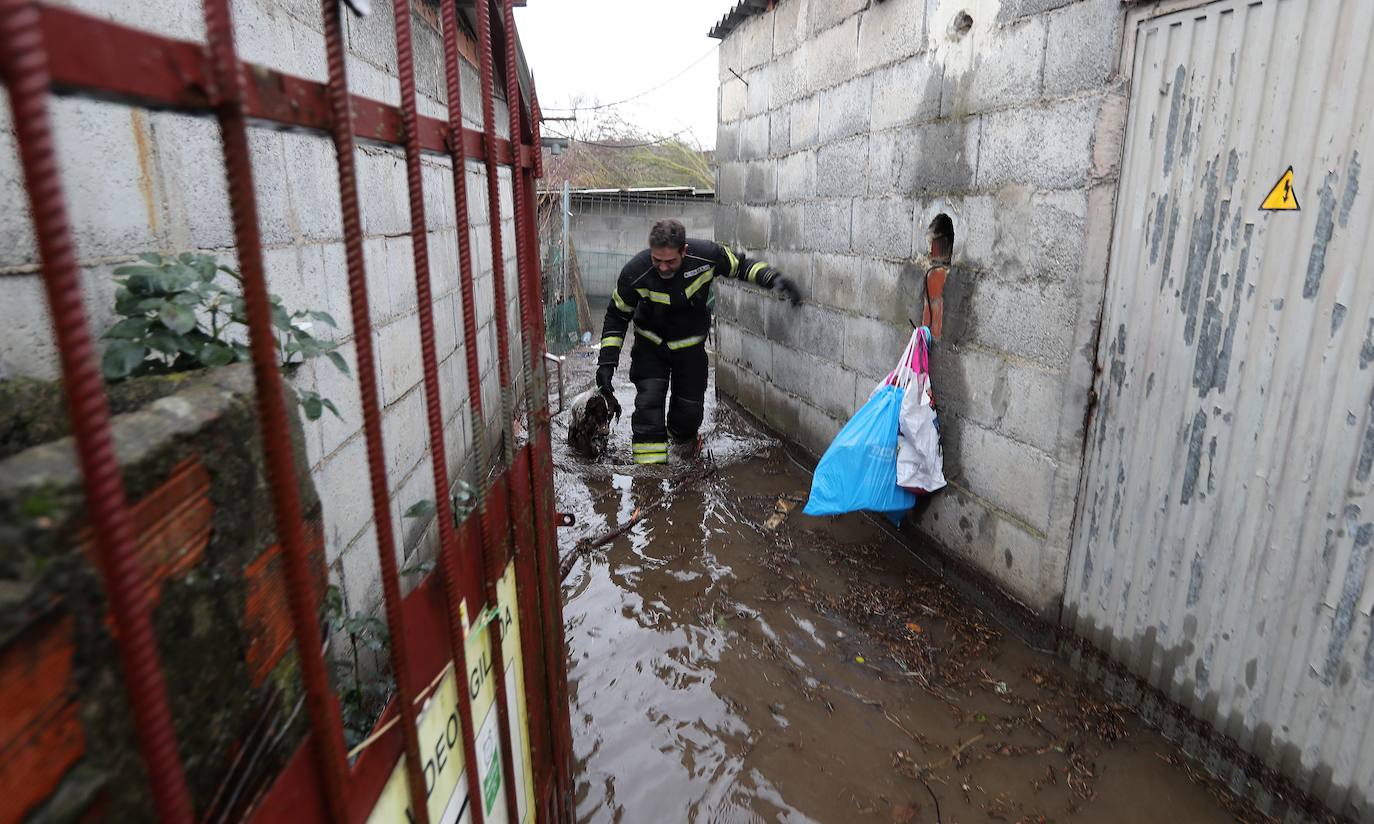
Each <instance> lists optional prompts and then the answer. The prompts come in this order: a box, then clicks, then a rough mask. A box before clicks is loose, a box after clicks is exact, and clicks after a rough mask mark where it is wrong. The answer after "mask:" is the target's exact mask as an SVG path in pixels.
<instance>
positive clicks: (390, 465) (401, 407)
mask: <svg viewBox="0 0 1374 824" xmlns="http://www.w3.org/2000/svg"><path fill="white" fill-rule="evenodd" d="M424 406H425V405H424V393H423V392H419V391H415V392H411V393H410V394H408V395H406V396H405V397H403V398H401V400H399V401H397V402H396V403H395V404H392V405H390V406H388V407H387V408H386V409H385V410H383V412H382V436H383V437H384V438H386V462H387V482H388V483H389V484H390V485H391V488H392V489H395V488H396V486H397V484H399V483H400V482H401V481H402V480H403V479H404V478H405V477H406V476H407V475H409V474H410V473H411V472H412V471H413V470H414V469H415V466H416V465H417V464H418V463H419V462H420V458H422V457H423V456H424V454H425V452H426V451H428V446H429V437H428V434H427V431H426V429H425V412H424Z"/></svg>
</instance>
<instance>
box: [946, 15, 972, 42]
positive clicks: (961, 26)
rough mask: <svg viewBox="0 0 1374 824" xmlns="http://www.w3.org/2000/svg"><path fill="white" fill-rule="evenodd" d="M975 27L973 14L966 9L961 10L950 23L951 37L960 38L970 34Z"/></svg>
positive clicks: (953, 38)
mask: <svg viewBox="0 0 1374 824" xmlns="http://www.w3.org/2000/svg"><path fill="white" fill-rule="evenodd" d="M972 29H973V15H971V14H969V13H968V12H966V11H961V12H959V13H958V14H956V15H954V20H953V22H951V23H950V24H949V39H951V40H958V39H960V38H961V37H963V36H964V35H966V34H968V33H969V31H970V30H972Z"/></svg>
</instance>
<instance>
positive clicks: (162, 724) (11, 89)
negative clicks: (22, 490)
mask: <svg viewBox="0 0 1374 824" xmlns="http://www.w3.org/2000/svg"><path fill="white" fill-rule="evenodd" d="M0 76H3V78H4V81H5V86H6V89H7V90H8V93H9V101H10V111H11V112H12V113H13V118H14V132H15V137H16V140H17V143H18V148H19V161H20V165H21V166H22V168H23V172H24V184H25V191H27V192H28V196H29V206H30V209H31V210H32V215H33V227H34V234H35V236H36V237H37V240H38V252H39V255H40V257H41V259H42V262H43V286H44V289H45V290H46V294H47V301H48V310H49V312H50V314H51V316H52V323H53V333H54V335H55V337H56V338H57V346H58V353H59V356H60V360H61V365H62V385H63V389H64V392H63V396H64V397H65V399H66V405H67V416H68V418H69V419H70V421H71V427H72V435H73V437H74V439H75V441H76V454H77V460H78V461H79V462H80V464H81V475H82V489H83V491H84V492H85V509H86V516H87V518H88V519H89V521H90V524H91V532H92V534H93V535H94V536H95V544H96V548H97V549H98V550H99V553H100V559H101V564H100V569H101V572H102V574H103V577H104V580H105V594H106V597H107V598H108V599H109V602H110V612H111V615H112V616H113V617H114V625H115V629H116V636H115V637H116V643H117V644H118V647H119V658H120V664H121V666H122V667H123V670H124V683H125V691H126V693H127V694H128V699H129V706H130V708H131V709H132V711H133V715H134V732H135V735H136V738H137V740H138V747H139V752H140V754H141V755H142V757H143V763H144V765H145V766H146V767H147V773H148V782H149V785H150V786H151V788H152V795H153V805H154V807H155V809H156V810H157V814H158V817H159V818H161V819H162V820H164V821H174V822H190V821H191V820H192V809H191V798H190V792H189V790H188V789H187V785H186V776H185V773H184V771H183V769H182V764H181V758H180V756H179V755H178V753H177V742H176V732H175V727H174V726H173V723H172V713H171V709H170V707H169V705H168V700H167V686H166V683H165V681H164V680H163V677H162V665H161V663H160V661H159V660H158V652H157V641H156V638H155V637H154V635H153V627H152V622H151V620H150V617H149V614H148V602H147V600H146V597H145V592H146V583H147V582H146V581H145V580H144V578H145V576H144V574H143V570H142V568H141V566H140V564H139V560H138V551H137V547H136V546H135V543H134V533H133V526H132V524H131V523H130V519H129V505H128V500H127V498H126V497H125V493H124V482H123V479H122V478H121V477H120V472H119V463H118V460H117V458H116V457H115V452H114V442H113V439H112V437H111V434H110V410H109V405H108V403H107V401H106V398H105V385H104V382H103V381H102V379H101V376H100V371H99V369H98V368H97V366H96V358H95V348H94V346H93V344H92V342H91V332H90V328H89V326H88V324H87V321H86V311H85V307H84V305H83V303H82V299H81V282H80V275H79V273H78V271H77V266H76V252H75V250H74V249H73V247H72V238H71V226H70V224H69V223H68V219H67V208H66V203H65V202H64V199H63V194H62V183H61V177H60V175H59V173H58V166H57V157H56V153H55V150H54V145H53V135H52V124H51V121H50V120H49V117H48V106H47V95H48V85H49V83H50V78H49V75H48V60H47V53H46V51H45V49H44V44H43V36H42V33H41V32H40V29H39V16H38V9H37V8H36V7H35V6H34V5H33V4H32V3H30V2H27V0H0Z"/></svg>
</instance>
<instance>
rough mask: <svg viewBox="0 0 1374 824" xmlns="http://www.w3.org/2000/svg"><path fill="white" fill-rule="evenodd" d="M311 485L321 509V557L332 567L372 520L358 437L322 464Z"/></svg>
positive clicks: (362, 447)
mask: <svg viewBox="0 0 1374 824" xmlns="http://www.w3.org/2000/svg"><path fill="white" fill-rule="evenodd" d="M315 483H316V485H317V487H318V491H319V494H320V503H321V505H322V506H323V508H324V542H325V557H326V558H327V559H329V561H330V562H331V563H332V562H333V560H334V559H335V558H338V557H339V556H340V555H341V554H342V553H343V551H344V548H345V547H347V546H348V545H349V544H350V543H351V542H352V541H353V539H354V538H356V537H357V535H358V533H359V532H361V531H362V530H363V527H365V526H367V524H368V522H369V521H371V520H372V507H371V506H369V505H368V503H367V502H369V501H371V500H372V498H371V496H370V493H369V485H368V483H369V482H368V473H367V445H366V444H365V443H364V441H363V438H362V435H361V434H360V435H359V436H358V437H355V438H353V439H352V440H351V441H349V442H348V443H347V444H346V445H345V446H344V447H343V448H342V449H339V450H337V451H336V452H334V454H332V455H330V456H329V457H327V458H326V459H325V460H324V462H323V463H322V464H321V465H320V469H319V474H318V475H316V476H315ZM373 563H374V565H375V563H376V557H375V556H374V557H373Z"/></svg>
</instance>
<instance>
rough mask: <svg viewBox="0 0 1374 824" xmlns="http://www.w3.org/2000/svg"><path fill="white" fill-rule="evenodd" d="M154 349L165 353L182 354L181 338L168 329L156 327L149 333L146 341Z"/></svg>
mask: <svg viewBox="0 0 1374 824" xmlns="http://www.w3.org/2000/svg"><path fill="white" fill-rule="evenodd" d="M145 342H146V343H147V344H148V346H149V347H151V348H152V349H153V350H155V351H158V352H161V353H162V354H164V355H172V356H176V355H179V354H181V351H182V347H181V338H179V337H177V336H176V335H173V334H172V333H171V332H168V331H167V330H166V329H155V330H153V331H152V332H150V333H148V337H147V339H146V341H145Z"/></svg>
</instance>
